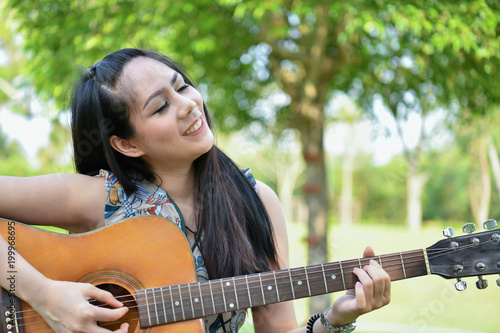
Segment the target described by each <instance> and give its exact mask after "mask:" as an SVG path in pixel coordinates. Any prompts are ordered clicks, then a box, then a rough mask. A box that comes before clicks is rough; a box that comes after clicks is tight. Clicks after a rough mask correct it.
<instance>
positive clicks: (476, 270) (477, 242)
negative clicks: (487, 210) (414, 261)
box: [426, 220, 500, 290]
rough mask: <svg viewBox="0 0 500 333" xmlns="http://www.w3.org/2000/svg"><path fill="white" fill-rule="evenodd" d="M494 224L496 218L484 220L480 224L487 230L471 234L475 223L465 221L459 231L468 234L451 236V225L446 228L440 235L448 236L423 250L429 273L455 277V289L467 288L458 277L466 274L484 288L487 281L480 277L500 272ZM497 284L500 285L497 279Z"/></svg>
mask: <svg viewBox="0 0 500 333" xmlns="http://www.w3.org/2000/svg"><path fill="white" fill-rule="evenodd" d="M496 226H497V223H496V221H495V220H487V221H485V222H484V223H483V227H484V228H485V229H488V230H489V231H483V232H479V233H475V234H473V232H474V231H475V230H476V226H475V225H474V224H473V223H466V224H465V225H464V226H463V228H462V230H463V231H464V232H466V233H467V235H464V236H458V237H453V236H454V231H453V229H452V228H445V229H444V231H443V234H444V235H445V236H446V237H447V239H443V240H441V241H439V242H437V243H436V244H434V245H432V246H430V247H428V248H427V249H426V250H427V257H428V259H429V268H430V271H431V273H432V274H437V275H440V276H442V277H445V278H449V279H450V278H456V279H458V282H457V283H456V284H455V287H456V288H457V290H464V289H465V288H466V287H467V284H466V283H465V281H462V280H461V278H463V277H467V276H478V277H479V280H478V281H477V282H476V286H477V288H479V289H484V288H486V287H487V286H488V281H486V280H485V279H483V278H482V276H483V275H488V274H500V230H493V229H494V228H495V227H496ZM496 283H497V285H498V286H500V279H497V280H496Z"/></svg>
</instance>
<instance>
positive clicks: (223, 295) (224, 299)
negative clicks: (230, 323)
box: [220, 280, 227, 312]
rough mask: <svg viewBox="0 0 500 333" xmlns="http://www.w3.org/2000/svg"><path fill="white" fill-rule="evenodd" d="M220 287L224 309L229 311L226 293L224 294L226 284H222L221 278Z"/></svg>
mask: <svg viewBox="0 0 500 333" xmlns="http://www.w3.org/2000/svg"><path fill="white" fill-rule="evenodd" d="M220 288H221V291H222V300H223V301H224V311H225V312H227V304H226V295H225V294H224V285H223V284H222V280H220Z"/></svg>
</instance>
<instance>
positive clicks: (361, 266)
mask: <svg viewBox="0 0 500 333" xmlns="http://www.w3.org/2000/svg"><path fill="white" fill-rule="evenodd" d="M358 263H359V268H360V269H363V265H362V264H361V259H359V258H358Z"/></svg>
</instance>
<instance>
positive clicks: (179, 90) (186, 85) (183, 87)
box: [177, 84, 189, 92]
mask: <svg viewBox="0 0 500 333" xmlns="http://www.w3.org/2000/svg"><path fill="white" fill-rule="evenodd" d="M186 88H189V84H185V85H183V86H182V87H180V88H179V89H178V90H177V92H181V91H183V90H184V89H186Z"/></svg>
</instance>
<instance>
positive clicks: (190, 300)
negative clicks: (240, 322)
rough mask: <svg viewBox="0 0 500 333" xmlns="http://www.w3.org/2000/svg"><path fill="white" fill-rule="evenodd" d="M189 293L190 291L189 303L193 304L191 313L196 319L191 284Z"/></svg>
mask: <svg viewBox="0 0 500 333" xmlns="http://www.w3.org/2000/svg"><path fill="white" fill-rule="evenodd" d="M187 286H188V291H189V303H190V304H191V313H192V314H193V318H195V317H196V315H195V314H194V306H193V294H192V293H191V284H188V285H187Z"/></svg>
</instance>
